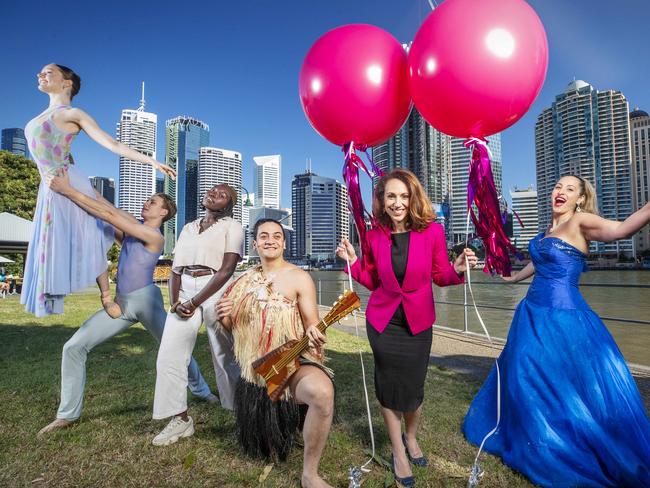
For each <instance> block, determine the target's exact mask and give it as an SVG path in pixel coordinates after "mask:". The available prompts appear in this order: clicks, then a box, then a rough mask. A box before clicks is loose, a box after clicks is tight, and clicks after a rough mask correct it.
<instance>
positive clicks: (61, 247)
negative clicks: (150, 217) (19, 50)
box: [20, 105, 114, 317]
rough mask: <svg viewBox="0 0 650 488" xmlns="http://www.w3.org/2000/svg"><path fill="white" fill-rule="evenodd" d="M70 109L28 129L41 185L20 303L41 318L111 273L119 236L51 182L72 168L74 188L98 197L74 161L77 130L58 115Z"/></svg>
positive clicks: (50, 112)
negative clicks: (62, 125) (110, 262)
mask: <svg viewBox="0 0 650 488" xmlns="http://www.w3.org/2000/svg"><path fill="white" fill-rule="evenodd" d="M69 108H70V107H69V106H68V105H57V106H53V107H50V108H48V109H47V110H46V111H45V112H43V113H42V114H40V115H38V116H37V117H36V118H34V119H32V120H31V121H29V123H28V124H27V126H26V127H25V137H26V139H27V143H28V145H29V150H30V152H31V153H32V156H33V158H34V161H35V162H36V166H37V167H38V171H39V172H40V174H41V184H40V186H39V189H38V199H37V202H36V211H35V213H34V228H33V232H32V237H31V240H30V242H29V248H28V250H27V260H26V263H25V277H24V280H23V289H22V293H21V296H20V303H22V304H24V305H25V310H26V311H28V312H31V313H33V314H34V315H36V316H37V317H43V316H45V315H49V314H52V313H63V298H64V297H65V296H66V295H68V294H70V293H72V292H74V291H76V290H79V289H83V288H86V287H89V286H91V285H95V280H96V278H97V277H98V276H99V275H100V274H101V273H103V272H104V271H106V265H107V262H106V253H107V252H108V250H109V249H110V247H111V245H112V243H113V239H114V234H113V228H112V227H111V226H110V225H108V224H106V223H104V222H103V221H101V220H99V219H97V218H95V217H93V216H92V215H90V214H88V213H87V212H86V211H84V210H82V209H81V208H80V207H78V206H77V205H76V204H74V203H73V202H72V201H71V200H69V199H67V198H66V197H64V196H63V195H60V194H58V193H56V192H53V191H52V190H50V188H49V187H48V186H47V183H46V181H45V178H46V176H48V175H51V174H59V175H60V174H61V173H62V172H63V171H67V172H68V174H69V176H70V184H71V185H72V186H73V187H74V188H76V189H77V190H79V191H81V192H83V193H85V194H86V195H88V196H91V197H93V198H95V193H94V191H93V188H92V186H91V184H90V181H89V180H88V177H87V176H85V175H84V174H83V173H81V172H80V171H78V170H77V169H76V168H75V166H74V165H71V164H70V159H69V154H70V144H71V143H72V140H73V139H74V137H75V134H72V133H69V132H66V131H63V130H61V129H60V128H59V127H57V125H56V124H55V123H54V121H53V119H52V117H53V115H54V114H55V113H57V112H58V111H60V110H67V109H69Z"/></svg>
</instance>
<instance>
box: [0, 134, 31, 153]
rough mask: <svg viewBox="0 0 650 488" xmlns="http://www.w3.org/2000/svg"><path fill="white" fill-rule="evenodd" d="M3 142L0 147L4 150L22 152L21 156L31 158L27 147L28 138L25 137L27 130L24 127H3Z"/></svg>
mask: <svg viewBox="0 0 650 488" xmlns="http://www.w3.org/2000/svg"><path fill="white" fill-rule="evenodd" d="M1 142H2V145H0V149H2V150H3V151H9V152H11V153H14V154H20V155H21V156H25V157H26V158H30V159H31V155H30V153H29V148H28V147H27V139H25V131H24V130H23V129H19V128H12V129H2V140H1Z"/></svg>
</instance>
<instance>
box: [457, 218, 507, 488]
mask: <svg viewBox="0 0 650 488" xmlns="http://www.w3.org/2000/svg"><path fill="white" fill-rule="evenodd" d="M470 211H471V210H470V208H468V209H467V221H466V223H465V247H467V246H468V244H469V220H470ZM465 276H466V277H467V289H468V290H469V296H470V297H471V298H472V305H473V307H474V312H475V313H476V317H477V318H478V321H479V322H480V324H481V327H482V328H483V332H485V336H486V337H487V339H488V341H489V342H490V344H492V338H491V337H490V333H489V332H488V330H487V327H486V326H485V322H483V318H482V317H481V314H480V313H479V311H478V307H477V306H476V300H475V299H474V292H473V291H472V279H471V273H470V268H469V259H468V258H467V254H465ZM494 364H495V365H496V371H497V422H496V425H495V426H494V428H493V429H492V430H491V431H490V432H488V433H487V434H486V435H485V437H483V440H482V441H481V445H480V446H479V448H478V452H477V453H476V457H475V458H474V464H473V466H472V469H471V472H470V475H469V480H468V482H467V486H468V487H470V488H471V487H475V486H478V482H479V478H480V476H481V475H482V474H483V472H482V471H481V467H480V465H479V462H478V459H479V456H480V455H481V452H482V451H483V446H484V445H485V442H486V441H487V440H488V439H489V438H490V437H492V435H494V433H495V432H496V431H497V429H498V428H499V423H500V422H501V371H500V369H499V360H498V358H497V359H495V361H494Z"/></svg>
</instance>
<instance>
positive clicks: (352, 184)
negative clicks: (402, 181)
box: [342, 141, 384, 255]
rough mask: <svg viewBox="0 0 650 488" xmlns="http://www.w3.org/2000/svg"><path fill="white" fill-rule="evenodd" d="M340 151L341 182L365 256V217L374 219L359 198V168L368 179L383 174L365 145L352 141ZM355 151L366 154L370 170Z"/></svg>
mask: <svg viewBox="0 0 650 488" xmlns="http://www.w3.org/2000/svg"><path fill="white" fill-rule="evenodd" d="M342 150H343V153H344V154H345V162H344V164H343V181H345V186H346V187H347V189H348V207H349V209H350V213H351V214H352V217H353V219H354V224H355V226H356V227H357V232H358V233H359V242H360V244H361V252H362V254H364V255H365V253H366V250H367V246H368V244H367V243H366V222H365V215H368V216H369V217H370V219H371V222H372V221H373V220H374V219H373V218H372V215H370V214H369V213H368V211H367V210H366V207H365V205H364V204H363V198H362V197H361V184H360V182H359V168H361V170H363V172H364V173H366V174H367V175H368V176H369V177H370V178H372V177H373V176H383V175H384V173H383V171H382V170H381V169H379V168H378V167H377V165H376V164H375V162H374V161H373V160H372V157H371V156H370V154H368V146H367V144H359V143H356V144H355V143H354V141H351V142H349V143H348V144H344V145H343V148H342ZM356 151H361V152H363V153H365V154H366V157H367V158H368V161H369V162H370V170H369V169H368V167H367V166H366V164H365V163H364V162H363V160H362V159H361V158H360V157H359V156H358V155H357V153H356Z"/></svg>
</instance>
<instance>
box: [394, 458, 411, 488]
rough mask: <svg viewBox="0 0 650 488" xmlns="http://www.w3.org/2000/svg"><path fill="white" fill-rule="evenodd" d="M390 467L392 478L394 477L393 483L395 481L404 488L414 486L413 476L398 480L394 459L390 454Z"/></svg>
mask: <svg viewBox="0 0 650 488" xmlns="http://www.w3.org/2000/svg"><path fill="white" fill-rule="evenodd" d="M390 467H391V469H392V471H393V476H394V477H395V481H397V482H398V483H399V484H401V485H402V486H404V487H405V488H412V487H414V486H415V476H406V477H404V478H400V477H399V476H397V473H396V472H395V458H394V457H393V455H392V454H391V455H390Z"/></svg>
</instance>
